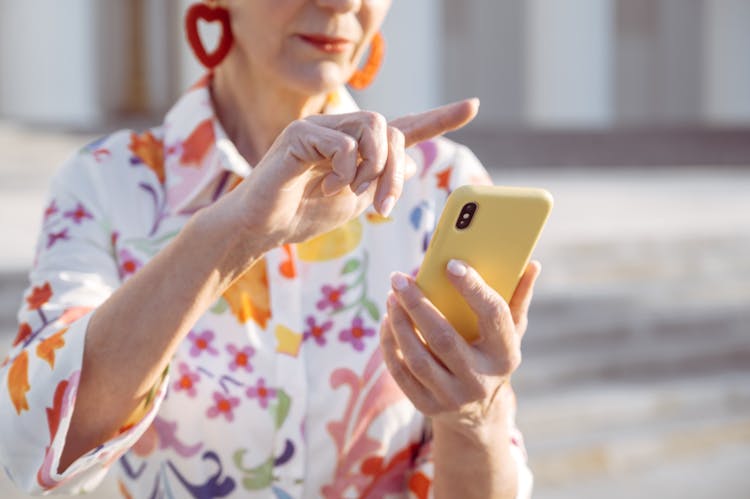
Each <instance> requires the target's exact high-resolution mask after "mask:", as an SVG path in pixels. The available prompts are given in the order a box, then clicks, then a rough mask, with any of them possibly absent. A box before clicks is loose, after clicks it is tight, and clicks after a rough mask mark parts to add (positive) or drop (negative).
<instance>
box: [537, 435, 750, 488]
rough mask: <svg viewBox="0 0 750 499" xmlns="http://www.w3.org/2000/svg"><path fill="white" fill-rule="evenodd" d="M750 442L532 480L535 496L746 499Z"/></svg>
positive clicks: (749, 475)
mask: <svg viewBox="0 0 750 499" xmlns="http://www.w3.org/2000/svg"><path fill="white" fill-rule="evenodd" d="M748 456H750V446H748V444H747V443H746V442H745V443H739V444H729V445H722V446H721V447H719V448H716V449H715V450H712V451H706V452H704V453H701V454H698V455H693V456H683V457H679V458H676V457H670V458H669V460H665V461H663V462H660V463H658V465H656V466H647V467H644V468H640V469H630V470H622V471H612V472H607V473H604V474H602V475H601V476H597V477H591V478H584V477H579V478H578V479H577V480H576V481H575V482H573V483H566V484H551V483H546V482H545V481H543V480H541V481H540V480H539V479H537V481H536V483H535V487H534V499H601V498H603V497H606V498H607V499H632V498H634V497H636V498H640V497H647V498H652V497H653V498H657V497H658V498H659V499H715V498H717V497H721V498H722V499H747V498H748V495H749V494H748V491H750V473H748V472H747V470H748Z"/></svg>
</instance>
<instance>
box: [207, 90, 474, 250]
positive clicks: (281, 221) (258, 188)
mask: <svg viewBox="0 0 750 499" xmlns="http://www.w3.org/2000/svg"><path fill="white" fill-rule="evenodd" d="M477 110H478V101H476V100H465V101H461V102H457V103H454V104H450V105H447V106H443V107H440V108H436V109H433V110H430V111H427V112H425V113H421V114H416V115H411V116H406V117H403V118H399V119H397V120H394V121H392V122H391V123H390V124H389V123H386V121H385V119H384V118H383V117H382V116H381V115H379V114H377V113H373V112H368V111H361V112H355V113H349V114H342V115H315V116H310V117H307V118H305V119H301V120H297V121H294V122H293V123H291V124H290V125H289V126H288V127H287V128H286V129H285V130H284V131H283V132H282V133H281V134H280V135H279V137H278V138H277V139H276V141H275V142H274V143H273V145H272V146H271V148H270V150H269V151H268V152H267V153H266V155H265V156H264V157H263V159H262V160H261V161H260V163H259V164H258V165H257V166H256V167H255V169H254V170H253V172H252V173H251V175H250V176H249V177H248V178H247V179H246V180H245V181H243V182H242V183H241V184H240V185H239V186H238V187H237V189H235V190H234V191H233V192H232V193H230V195H228V196H225V198H227V199H226V200H225V201H223V202H222V205H224V206H226V207H228V209H227V210H226V211H227V212H228V213H230V214H231V216H233V217H236V218H235V220H236V222H237V223H236V224H235V225H237V226H238V229H239V230H241V231H243V232H245V233H246V234H247V235H248V237H256V238H257V237H263V238H266V240H267V241H268V244H267V246H268V247H274V246H278V245H280V244H284V243H291V242H300V241H304V240H306V239H309V238H311V237H313V236H315V235H318V234H321V233H324V232H327V231H330V230H332V229H334V228H336V227H338V226H339V225H341V224H343V223H345V222H347V221H349V220H351V219H352V218H354V217H356V216H358V215H359V214H360V213H362V212H363V211H364V210H365V209H366V208H367V207H368V206H369V205H371V204H373V203H374V205H375V208H376V209H377V210H378V211H379V212H380V213H381V214H383V215H385V216H387V215H388V214H389V213H390V210H391V209H392V208H393V205H394V204H395V202H396V201H397V200H398V198H399V196H400V195H401V190H402V188H403V183H404V180H405V179H406V178H408V177H409V176H411V175H413V173H414V172H413V170H414V166H413V162H410V161H408V160H407V156H406V153H405V150H404V149H405V148H406V147H408V146H410V145H412V144H414V143H416V142H419V141H422V140H426V139H429V138H431V137H434V136H437V135H440V134H443V133H445V132H447V131H450V130H454V129H456V128H460V127H461V126H463V125H465V124H466V123H468V122H469V121H471V120H472V119H473V118H474V116H476V113H477ZM410 164H411V166H410Z"/></svg>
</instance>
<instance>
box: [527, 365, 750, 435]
mask: <svg viewBox="0 0 750 499" xmlns="http://www.w3.org/2000/svg"><path fill="white" fill-rule="evenodd" d="M738 413H745V414H750V366H749V367H748V370H745V371H736V372H722V373H720V374H718V375H714V376H704V377H695V376H691V377H679V378H670V379H664V380H649V381H648V382H639V383H634V382H615V383H602V382H596V383H592V384H589V385H586V386H582V387H568V388H566V389H562V390H558V391H555V392H550V393H544V394H541V395H536V396H534V395H529V396H527V395H526V394H524V393H519V408H518V424H519V427H520V428H521V430H522V431H523V432H524V434H526V435H532V436H533V437H534V438H535V439H538V440H544V439H547V438H554V437H556V436H562V435H580V434H586V433H589V432H592V431H604V430H609V431H613V432H615V431H618V430H620V429H623V428H628V427H633V426H641V425H645V424H649V423H651V422H654V421H664V420H670V419H679V418H682V417H685V416H690V417H699V416H702V415H714V416H716V415H722V414H724V415H731V414H738Z"/></svg>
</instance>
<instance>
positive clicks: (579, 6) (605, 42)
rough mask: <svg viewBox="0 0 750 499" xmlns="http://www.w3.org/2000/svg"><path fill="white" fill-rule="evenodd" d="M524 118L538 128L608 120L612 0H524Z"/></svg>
mask: <svg viewBox="0 0 750 499" xmlns="http://www.w3.org/2000/svg"><path fill="white" fill-rule="evenodd" d="M526 7H527V8H526V23H525V24H526V70H525V77H526V102H525V104H526V117H527V120H528V121H529V122H530V124H532V125H540V126H584V127H587V126H603V125H608V124H610V123H611V122H612V120H613V111H614V102H613V91H612V73H613V46H612V45H613V38H614V34H613V31H614V29H613V24H614V23H613V14H614V12H613V11H614V2H613V0H526Z"/></svg>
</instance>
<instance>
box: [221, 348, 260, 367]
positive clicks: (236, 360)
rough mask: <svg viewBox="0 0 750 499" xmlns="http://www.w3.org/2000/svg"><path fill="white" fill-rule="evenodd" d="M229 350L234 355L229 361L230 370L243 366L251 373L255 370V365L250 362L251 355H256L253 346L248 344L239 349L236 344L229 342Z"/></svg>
mask: <svg viewBox="0 0 750 499" xmlns="http://www.w3.org/2000/svg"><path fill="white" fill-rule="evenodd" d="M227 352H229V355H231V356H232V362H230V363H229V370H230V371H236V370H237V369H240V368H241V369H244V370H245V371H247V372H249V373H251V372H253V366H252V365H251V364H250V357H252V356H253V355H255V349H254V348H253V347H251V346H246V347H245V348H243V349H239V348H237V347H236V346H234V345H232V344H229V345H227Z"/></svg>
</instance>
